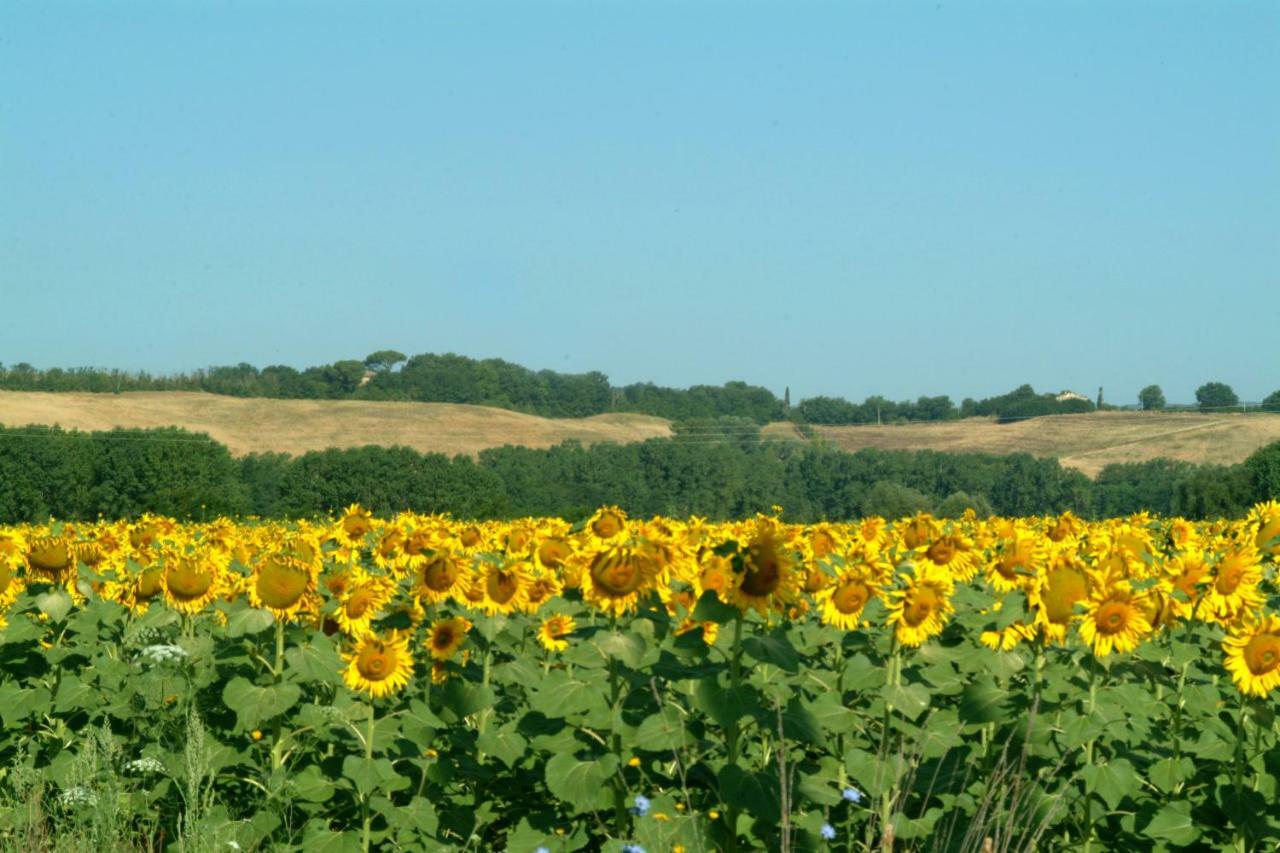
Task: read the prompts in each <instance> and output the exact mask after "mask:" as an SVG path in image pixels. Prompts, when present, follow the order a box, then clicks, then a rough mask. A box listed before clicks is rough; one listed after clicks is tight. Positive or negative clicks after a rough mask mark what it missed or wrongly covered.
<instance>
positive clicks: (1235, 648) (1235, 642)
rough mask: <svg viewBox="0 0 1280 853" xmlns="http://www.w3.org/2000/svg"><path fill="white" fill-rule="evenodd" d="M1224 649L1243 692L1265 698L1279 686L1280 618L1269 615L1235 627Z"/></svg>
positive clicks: (1230, 668) (1223, 645)
mask: <svg viewBox="0 0 1280 853" xmlns="http://www.w3.org/2000/svg"><path fill="white" fill-rule="evenodd" d="M1222 649H1223V651H1224V652H1225V653H1226V656H1227V660H1226V665H1227V671H1228V672H1230V673H1231V678H1232V680H1233V681H1234V682H1235V684H1236V687H1237V688H1238V689H1239V690H1240V692H1241V693H1244V694H1245V695H1247V696H1266V695H1267V694H1268V693H1270V692H1271V691H1272V690H1274V689H1275V688H1276V687H1278V686H1280V617H1278V616H1274V615H1270V614H1267V615H1263V616H1261V617H1259V618H1258V619H1257V620H1255V621H1252V622H1249V621H1246V622H1243V623H1241V624H1239V625H1237V626H1235V627H1234V628H1232V630H1231V631H1230V633H1228V634H1227V637H1226V639H1225V640H1223V641H1222Z"/></svg>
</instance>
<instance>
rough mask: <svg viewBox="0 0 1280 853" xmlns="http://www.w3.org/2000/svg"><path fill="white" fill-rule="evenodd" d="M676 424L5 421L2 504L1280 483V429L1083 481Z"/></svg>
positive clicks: (141, 505) (975, 491)
mask: <svg viewBox="0 0 1280 853" xmlns="http://www.w3.org/2000/svg"><path fill="white" fill-rule="evenodd" d="M707 435H708V433H707V432H705V431H700V430H697V431H685V432H683V433H682V432H681V431H679V430H677V435H676V437H675V438H674V439H654V440H650V441H646V442H643V443H636V444H623V445H613V444H599V445H593V446H591V447H584V446H582V445H580V444H577V443H573V442H568V443H565V444H563V445H560V446H557V447H553V448H550V449H532V448H525V447H503V448H496V449H490V450H486V451H483V452H482V453H480V454H479V457H478V458H476V459H472V458H470V457H466V456H457V457H453V458H449V457H446V456H444V455H441V454H436V453H419V452H417V451H415V450H411V449H408V448H403V447H392V448H383V447H363V448H356V449H346V450H336V449H335V450H326V451H319V452H311V453H305V454H302V455H300V456H289V455H285V454H259V455H251V456H248V457H245V458H243V459H236V458H233V457H232V456H231V454H230V452H229V451H228V450H227V448H226V447H225V446H223V445H221V444H218V443H217V442H214V441H212V440H210V439H209V438H208V437H207V436H203V435H197V434H193V433H189V432H186V431H183V430H181V429H177V428H166V429H155V430H112V431H110V432H96V433H81V432H68V431H63V430H61V429H58V428H56V427H54V428H45V427H39V428H22V429H3V430H0V522H4V523H14V522H22V521H44V520H47V519H48V518H49V517H54V518H59V519H64V520H77V519H92V518H97V517H98V516H100V515H101V516H107V517H136V516H138V515H140V514H142V513H146V512H152V513H160V514H164V515H171V516H176V517H179V518H194V519H209V518H213V517H216V516H218V515H232V516H237V515H241V516H242V515H259V516H264V517H282V518H283V517H311V516H317V515H324V514H327V513H336V512H340V511H341V510H342V509H343V508H344V507H345V506H347V505H348V504H351V503H360V504H362V505H364V506H366V507H369V508H370V509H372V510H374V511H376V512H378V513H381V514H391V513H395V512H398V511H401V510H412V511H416V512H425V513H433V512H439V513H445V512H447V513H451V514H453V515H455V516H458V517H463V518H513V517H520V516H528V515H554V516H561V517H565V518H569V519H580V518H583V517H585V516H587V515H589V514H590V513H591V512H592V511H593V510H594V509H595V508H596V507H598V506H600V505H603V504H617V505H619V506H622V507H623V508H624V509H626V510H627V511H628V512H630V513H633V514H635V515H639V516H648V515H654V514H666V515H675V516H688V515H700V516H706V517H708V518H713V519H727V518H741V517H744V516H748V515H751V514H752V513H755V512H768V511H769V510H770V508H771V507H772V506H773V505H775V504H780V505H782V506H783V507H784V508H785V515H784V517H785V518H787V519H788V520H792V521H797V522H812V521H817V520H821V519H850V518H857V517H861V516H865V515H885V516H889V517H897V516H902V515H907V514H911V513H914V512H917V511H920V510H929V511H932V512H935V513H939V514H941V515H945V516H955V515H959V514H960V513H962V512H963V511H964V510H965V509H967V508H972V509H974V510H975V511H976V512H978V513H980V514H984V515H985V514H987V513H991V512H994V513H999V514H1003V515H1033V514H1050V513H1058V512H1061V511H1063V510H1072V511H1074V512H1076V513H1077V514H1079V515H1082V516H1085V517H1099V516H1110V515H1126V514H1129V513H1132V512H1137V511H1140V510H1149V511H1153V512H1159V513H1162V514H1179V515H1186V516H1189V517H1196V518H1202V517H1217V516H1239V515H1241V514H1242V513H1244V512H1245V511H1247V509H1248V508H1249V506H1251V505H1252V504H1253V503H1255V502H1257V501H1260V500H1264V499H1268V498H1273V497H1277V496H1280V443H1276V444H1273V445H1270V446H1268V447H1266V448H1263V449H1262V450H1259V451H1258V452H1257V453H1255V454H1254V455H1253V456H1251V457H1250V458H1249V459H1248V460H1246V461H1245V462H1244V463H1242V464H1240V465H1236V466H1229V467H1223V466H1210V465H1199V466H1197V465H1190V464H1187V463H1180V462H1171V461H1168V460H1154V461H1151V462H1144V463H1135V464H1126V465H1111V466H1108V467H1107V468H1106V469H1104V470H1103V471H1102V473H1101V474H1100V475H1099V477H1098V478H1097V480H1096V481H1091V480H1089V479H1088V478H1087V477H1085V476H1084V475H1083V474H1081V473H1080V472H1078V471H1075V470H1071V469H1066V468H1063V467H1062V466H1061V465H1059V464H1058V462H1057V461H1056V460H1054V459H1045V458H1036V457H1032V456H1030V455H1027V454H1012V455H1008V456H995V455H988V454H953V453H940V452H935V451H884V450H861V451H858V452H856V453H848V452H844V451H840V450H837V449H834V448H831V447H828V446H825V445H823V444H822V443H820V442H819V443H812V444H810V443H805V444H798V443H794V442H791V443H786V442H769V441H761V440H759V437H758V435H756V436H752V435H751V434H750V433H749V431H748V432H742V431H738V430H737V429H736V428H734V429H731V430H730V431H729V432H728V433H726V434H725V436H724V438H723V440H710V439H708V438H707Z"/></svg>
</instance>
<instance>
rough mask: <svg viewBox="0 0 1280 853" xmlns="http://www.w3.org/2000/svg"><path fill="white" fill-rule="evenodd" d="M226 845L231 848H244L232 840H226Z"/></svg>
mask: <svg viewBox="0 0 1280 853" xmlns="http://www.w3.org/2000/svg"><path fill="white" fill-rule="evenodd" d="M227 847H229V848H231V849H232V850H242V849H244V848H242V847H241V846H240V845H239V844H237V843H235V842H234V841H228V842H227Z"/></svg>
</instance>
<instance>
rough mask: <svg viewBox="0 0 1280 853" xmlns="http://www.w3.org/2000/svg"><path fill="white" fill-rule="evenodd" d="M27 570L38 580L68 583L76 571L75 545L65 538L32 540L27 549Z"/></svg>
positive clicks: (51, 537) (52, 537) (55, 537)
mask: <svg viewBox="0 0 1280 853" xmlns="http://www.w3.org/2000/svg"><path fill="white" fill-rule="evenodd" d="M27 569H28V571H30V572H31V576H32V577H34V578H36V579H37V580H42V581H47V582H49V583H64V582H66V581H67V580H69V579H70V578H71V577H72V576H73V575H74V574H75V571H76V549H75V543H74V542H72V541H71V539H70V538H68V537H65V536H45V537H42V538H39V539H34V540H32V541H31V544H30V545H29V546H28V547H27Z"/></svg>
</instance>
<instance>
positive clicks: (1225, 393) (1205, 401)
mask: <svg viewBox="0 0 1280 853" xmlns="http://www.w3.org/2000/svg"><path fill="white" fill-rule="evenodd" d="M1196 402H1197V403H1199V404H1200V411H1202V412H1211V411H1215V410H1220V409H1228V408H1230V407H1232V406H1238V405H1240V398H1239V397H1237V396H1236V392H1235V391H1233V390H1231V386H1230V385H1227V384H1226V383H1224V382H1206V383H1205V384H1203V385H1201V386H1200V387H1199V388H1197V389H1196Z"/></svg>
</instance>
